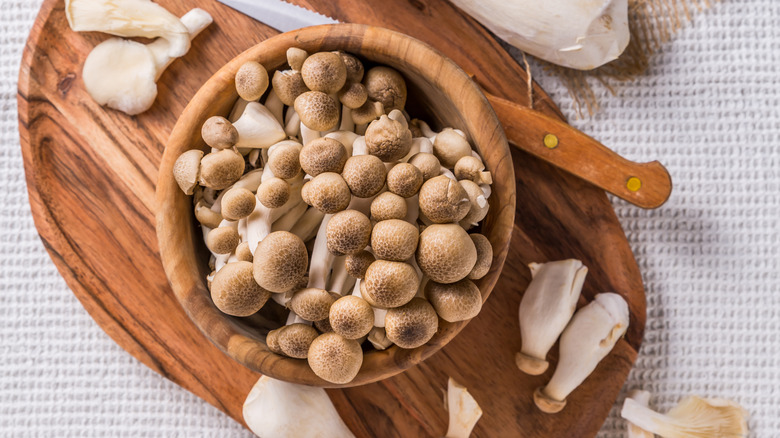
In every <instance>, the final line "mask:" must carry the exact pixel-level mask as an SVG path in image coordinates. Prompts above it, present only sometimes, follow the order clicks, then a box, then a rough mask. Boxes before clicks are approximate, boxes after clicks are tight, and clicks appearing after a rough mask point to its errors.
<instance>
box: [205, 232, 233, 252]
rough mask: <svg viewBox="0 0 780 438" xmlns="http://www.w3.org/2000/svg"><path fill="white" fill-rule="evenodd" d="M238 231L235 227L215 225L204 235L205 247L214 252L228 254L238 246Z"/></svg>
mask: <svg viewBox="0 0 780 438" xmlns="http://www.w3.org/2000/svg"><path fill="white" fill-rule="evenodd" d="M238 241H239V237H238V231H236V228H235V227H231V226H225V227H217V228H214V229H213V230H211V231H209V233H208V234H207V235H206V247H208V249H209V250H210V251H211V252H213V253H214V254H230V253H232V252H233V251H234V250H235V249H236V247H237V246H238Z"/></svg>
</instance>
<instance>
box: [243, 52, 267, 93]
mask: <svg viewBox="0 0 780 438" xmlns="http://www.w3.org/2000/svg"><path fill="white" fill-rule="evenodd" d="M267 89H268V71H267V70H266V69H265V67H263V66H262V65H261V64H260V63H259V62H256V61H247V62H245V63H243V64H242V65H241V67H239V68H238V71H237V72H236V91H237V92H238V95H239V96H241V98H242V99H244V100H248V101H250V102H251V101H253V100H258V99H260V98H261V97H263V93H265V90H267Z"/></svg>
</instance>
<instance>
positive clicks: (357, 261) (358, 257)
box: [344, 250, 376, 280]
mask: <svg viewBox="0 0 780 438" xmlns="http://www.w3.org/2000/svg"><path fill="white" fill-rule="evenodd" d="M374 261H376V258H374V255H373V254H371V253H370V252H368V251H366V250H363V251H359V252H357V253H355V254H350V255H348V256H347V257H346V258H345V259H344V267H345V268H346V269H347V274H349V275H351V276H353V277H355V278H360V279H361V280H362V279H363V278H365V277H366V271H367V270H368V267H369V266H371V263H374Z"/></svg>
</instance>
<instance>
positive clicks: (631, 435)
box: [626, 389, 655, 438]
mask: <svg viewBox="0 0 780 438" xmlns="http://www.w3.org/2000/svg"><path fill="white" fill-rule="evenodd" d="M626 398H627V399H628V398H630V399H633V400H635V401H636V402H637V403H638V404H640V405H641V406H644V407H647V406H648V405H649V404H650V392H648V391H643V390H641V389H634V390H631V391H629V393H628V395H627V396H626ZM654 437H655V435H654V434H653V433H651V432H648V431H646V430H644V429H642V428H640V427H639V426H637V425H635V424H634V423H632V422H630V421H629V422H628V438H654Z"/></svg>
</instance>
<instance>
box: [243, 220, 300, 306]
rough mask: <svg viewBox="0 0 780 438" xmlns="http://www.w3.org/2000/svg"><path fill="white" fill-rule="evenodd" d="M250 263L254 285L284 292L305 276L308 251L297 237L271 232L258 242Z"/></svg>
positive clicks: (285, 233) (288, 233)
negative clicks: (252, 267)
mask: <svg viewBox="0 0 780 438" xmlns="http://www.w3.org/2000/svg"><path fill="white" fill-rule="evenodd" d="M253 265H254V269H253V273H254V277H255V281H257V284H259V285H260V286H262V287H264V288H266V289H268V290H269V291H271V292H274V293H281V292H287V291H289V290H290V289H292V288H293V287H294V286H295V285H297V284H298V282H299V281H300V280H301V278H302V277H303V276H304V275H306V268H307V267H308V266H309V254H308V252H307V251H306V245H304V243H303V241H302V240H301V239H300V237H298V236H296V235H295V234H292V233H290V232H287V231H274V232H273V233H271V234H269V235H267V236H266V237H265V239H263V240H261V241H260V243H259V244H258V245H257V249H256V250H255V253H254V261H253Z"/></svg>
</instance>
